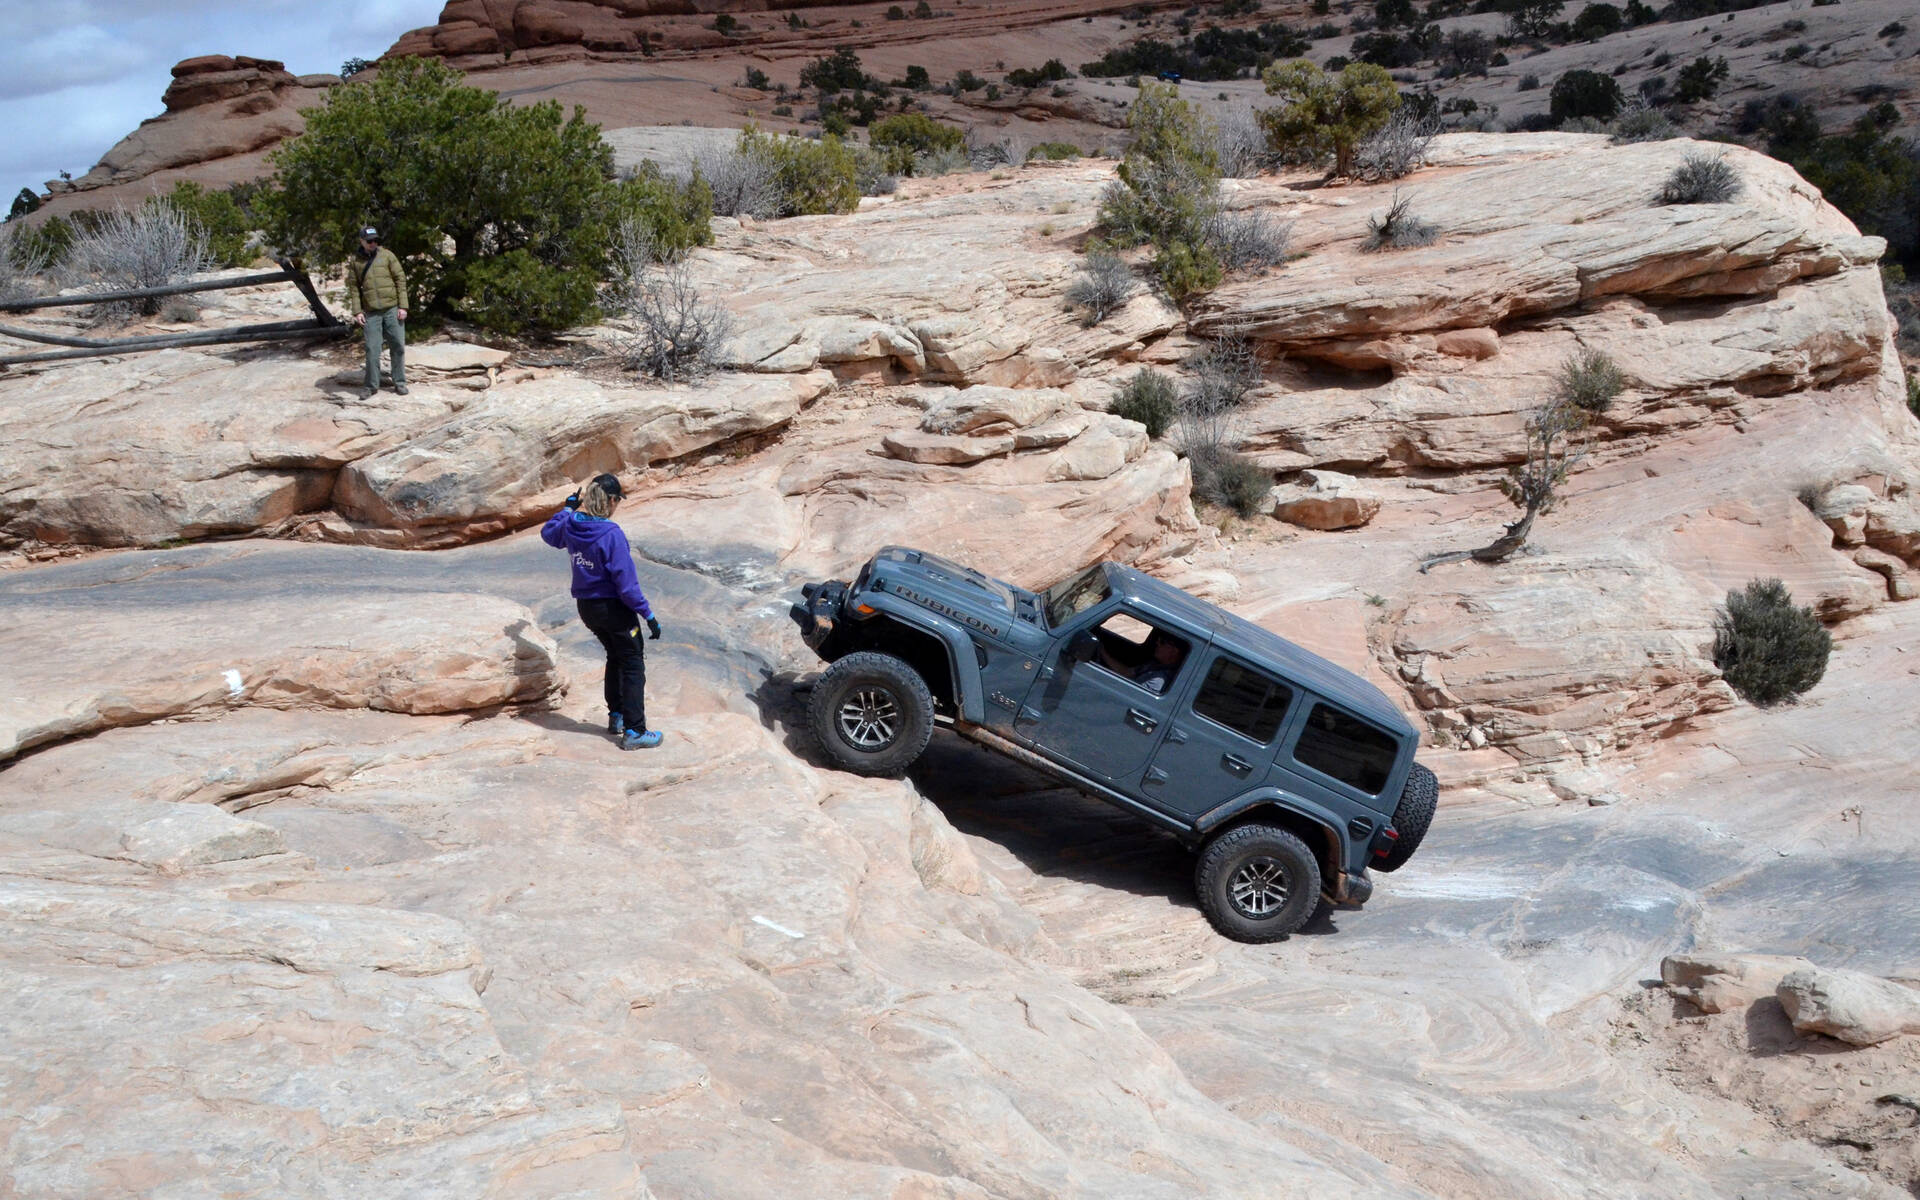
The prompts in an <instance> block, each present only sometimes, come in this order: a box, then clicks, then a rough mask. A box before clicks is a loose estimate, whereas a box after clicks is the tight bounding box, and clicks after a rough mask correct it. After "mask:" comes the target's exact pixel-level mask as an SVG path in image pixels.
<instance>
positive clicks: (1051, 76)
mask: <svg viewBox="0 0 1920 1200" xmlns="http://www.w3.org/2000/svg"><path fill="white" fill-rule="evenodd" d="M1072 74H1073V72H1072V71H1069V70H1067V65H1066V64H1065V63H1063V62H1061V61H1060V60H1059V59H1057V58H1050V59H1048V60H1047V61H1046V63H1045V64H1044V65H1042V66H1038V67H1016V68H1015V69H1013V70H1011V71H1008V72H1007V86H1008V87H1017V88H1037V87H1039V86H1040V85H1041V84H1045V83H1058V82H1059V81H1060V80H1062V79H1067V78H1069V77H1071V76H1072Z"/></svg>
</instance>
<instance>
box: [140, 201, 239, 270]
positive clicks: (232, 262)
mask: <svg viewBox="0 0 1920 1200" xmlns="http://www.w3.org/2000/svg"><path fill="white" fill-rule="evenodd" d="M160 202H161V201H160V198H159V197H158V196H154V197H150V198H149V199H148V200H147V203H148V204H156V203H160ZM165 203H168V204H171V205H173V206H174V207H175V208H177V209H179V210H180V213H181V215H183V216H185V217H186V218H187V220H189V221H191V222H193V223H194V225H196V226H198V227H199V229H200V231H201V232H202V233H204V234H206V235H207V253H208V254H209V255H211V256H212V258H213V264H214V265H215V266H216V267H244V266H246V265H247V264H248V263H250V262H252V261H253V259H254V255H253V253H252V252H251V251H249V250H248V249H247V233H248V224H247V215H246V214H245V213H243V212H241V211H240V206H239V205H238V204H235V203H234V202H233V197H232V196H231V195H229V194H227V193H226V192H209V191H208V190H207V189H205V188H203V187H201V186H200V185H199V184H197V183H195V182H193V181H192V180H190V179H184V180H181V181H180V182H179V183H176V184H174V185H173V190H172V191H171V192H168V193H167V197H166V201H165Z"/></svg>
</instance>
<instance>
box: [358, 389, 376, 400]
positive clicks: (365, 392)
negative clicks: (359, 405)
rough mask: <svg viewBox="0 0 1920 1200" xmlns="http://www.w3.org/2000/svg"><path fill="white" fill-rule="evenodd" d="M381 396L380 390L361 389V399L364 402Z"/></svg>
mask: <svg viewBox="0 0 1920 1200" xmlns="http://www.w3.org/2000/svg"><path fill="white" fill-rule="evenodd" d="M379 394H380V389H379V388H361V389H360V398H361V399H362V400H371V399H373V398H374V397H375V396H378V395H379Z"/></svg>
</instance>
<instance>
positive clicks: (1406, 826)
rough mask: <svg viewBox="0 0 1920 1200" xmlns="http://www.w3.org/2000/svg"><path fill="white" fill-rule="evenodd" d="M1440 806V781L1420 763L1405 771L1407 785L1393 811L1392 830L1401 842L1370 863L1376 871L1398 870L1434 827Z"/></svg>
mask: <svg viewBox="0 0 1920 1200" xmlns="http://www.w3.org/2000/svg"><path fill="white" fill-rule="evenodd" d="M1439 807H1440V781H1439V780H1438V779H1435V778H1434V777H1433V772H1432V771H1429V770H1427V769H1426V768H1425V767H1423V766H1421V765H1420V764H1419V763H1414V764H1413V765H1412V766H1411V767H1409V768H1407V782H1406V786H1405V787H1402V788H1401V789H1400V805H1399V807H1397V808H1395V809H1394V810H1393V828H1394V831H1395V832H1396V833H1398V834H1399V835H1400V840H1399V841H1397V842H1395V843H1394V844H1393V848H1392V849H1391V850H1388V851H1387V856H1386V857H1385V858H1383V859H1381V860H1380V861H1378V862H1376V863H1374V864H1373V866H1374V869H1375V870H1379V871H1398V870H1399V869H1400V868H1401V867H1403V866H1405V865H1406V862H1407V860H1408V859H1410V858H1412V857H1413V852H1414V851H1415V850H1418V849H1419V848H1420V843H1421V841H1422V840H1423V839H1424V838H1425V837H1426V836H1427V826H1429V825H1431V824H1433V812H1434V810H1435V809H1436V808H1439Z"/></svg>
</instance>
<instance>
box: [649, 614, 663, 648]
mask: <svg viewBox="0 0 1920 1200" xmlns="http://www.w3.org/2000/svg"><path fill="white" fill-rule="evenodd" d="M647 636H648V637H650V638H652V639H653V640H654V641H656V642H657V641H659V640H660V619H659V618H658V617H648V618H647Z"/></svg>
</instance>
